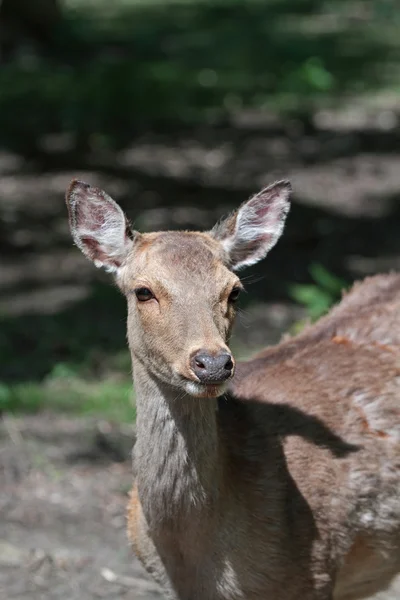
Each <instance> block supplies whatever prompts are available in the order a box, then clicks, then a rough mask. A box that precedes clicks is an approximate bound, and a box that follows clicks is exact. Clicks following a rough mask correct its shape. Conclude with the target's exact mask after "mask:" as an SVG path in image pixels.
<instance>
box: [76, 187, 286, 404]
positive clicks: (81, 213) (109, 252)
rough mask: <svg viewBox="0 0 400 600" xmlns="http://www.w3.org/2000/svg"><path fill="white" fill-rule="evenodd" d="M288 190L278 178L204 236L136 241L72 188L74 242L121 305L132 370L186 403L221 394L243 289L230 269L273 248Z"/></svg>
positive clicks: (117, 215) (85, 193)
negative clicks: (106, 276) (112, 286)
mask: <svg viewBox="0 0 400 600" xmlns="http://www.w3.org/2000/svg"><path fill="white" fill-rule="evenodd" d="M290 190H291V188H290V184H289V182H287V181H280V182H278V183H275V184H273V185H271V186H269V187H267V188H265V189H263V190H262V191H261V192H260V193H258V194H257V195H255V196H253V197H252V198H250V200H248V201H247V202H245V203H244V204H242V205H241V206H240V207H239V209H238V210H237V211H235V212H233V213H232V214H231V215H230V216H228V217H227V218H226V219H225V220H222V221H221V222H220V223H218V224H217V225H216V226H215V227H214V228H213V229H212V230H211V231H209V232H207V233H199V232H188V231H184V232H182V231H176V232H175V231H167V232H157V233H146V234H140V233H138V232H136V231H132V230H131V228H130V226H129V222H128V220H127V218H126V216H125V215H124V213H123V211H122V209H121V208H120V207H119V206H118V204H116V202H114V200H112V199H111V198H110V197H109V196H108V195H107V194H106V193H105V192H103V191H102V190H100V189H98V188H96V187H92V186H90V185H88V184H86V183H83V182H80V181H73V182H72V183H71V185H70V187H69V189H68V191H67V195H66V201H67V205H68V209H69V218H70V227H71V232H72V236H73V239H74V241H75V243H76V245H77V246H78V247H79V248H80V249H81V250H82V252H83V253H84V254H85V255H86V256H87V257H88V258H90V259H91V260H92V261H93V262H94V264H95V265H96V266H97V267H103V268H105V269H106V270H107V271H110V272H112V273H113V274H114V276H115V279H116V283H117V285H118V287H119V288H120V289H121V291H122V292H123V293H124V294H125V296H126V298H127V302H128V341H129V347H130V350H131V354H132V360H133V363H134V364H135V362H140V363H142V365H144V366H145V368H146V369H147V370H148V371H149V372H150V373H151V374H152V375H153V376H155V377H157V378H159V379H161V380H162V381H164V382H166V383H168V384H170V385H173V386H176V387H177V388H180V389H181V390H184V391H186V393H188V394H191V395H193V396H196V397H217V396H219V395H221V393H222V392H223V389H224V384H225V383H226V381H227V380H228V379H229V378H230V377H232V375H233V373H234V364H235V363H234V359H233V357H232V355H231V352H230V350H229V347H228V342H229V337H230V333H231V329H232V325H233V322H234V317H235V302H236V300H237V298H238V296H239V294H240V291H241V289H242V284H241V283H240V280H239V278H238V276H237V275H236V273H235V271H237V270H239V269H241V268H243V267H246V266H248V265H251V264H253V263H256V262H257V261H259V260H261V259H262V258H264V257H265V255H266V254H267V252H268V251H269V250H270V249H271V248H272V247H273V246H274V245H275V243H276V242H277V240H278V239H279V237H280V235H281V233H282V230H283V225H284V222H285V218H286V215H287V213H288V210H289V196H290Z"/></svg>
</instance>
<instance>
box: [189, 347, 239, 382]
mask: <svg viewBox="0 0 400 600" xmlns="http://www.w3.org/2000/svg"><path fill="white" fill-rule="evenodd" d="M191 367H192V369H193V371H194V372H195V374H196V375H197V377H198V378H199V379H200V381H201V383H222V382H223V381H225V380H226V379H229V377H230V376H231V375H232V370H233V360H232V356H231V355H230V354H228V352H222V353H221V354H217V356H213V355H212V354H210V353H209V352H207V351H206V350H199V351H198V352H196V354H194V356H193V357H192V360H191Z"/></svg>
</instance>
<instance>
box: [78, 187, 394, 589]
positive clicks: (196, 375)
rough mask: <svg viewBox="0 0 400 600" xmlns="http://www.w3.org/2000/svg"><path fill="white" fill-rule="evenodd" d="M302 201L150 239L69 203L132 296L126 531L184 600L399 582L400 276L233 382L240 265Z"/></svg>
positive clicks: (369, 285) (377, 281) (366, 287)
mask: <svg viewBox="0 0 400 600" xmlns="http://www.w3.org/2000/svg"><path fill="white" fill-rule="evenodd" d="M288 195H289V188H288V185H287V184H286V183H284V182H283V183H279V184H276V185H275V186H271V187H270V188H267V189H266V190H263V192H261V194H259V195H257V196H255V197H254V198H252V199H251V200H249V201H248V202H247V203H246V204H244V205H243V206H242V207H241V208H240V209H239V211H237V213H234V214H233V215H232V216H231V217H229V218H228V219H227V220H226V221H225V222H223V223H221V224H219V225H218V226H217V227H216V228H215V229H214V230H213V231H212V232H210V233H207V234H203V233H191V232H160V233H155V234H144V235H141V234H137V233H133V234H129V233H127V232H128V228H127V223H126V220H125V217H124V216H123V213H122V211H121V209H120V208H119V207H118V206H117V205H116V204H115V203H114V202H113V201H112V200H111V199H110V198H109V197H108V196H107V195H106V194H104V192H101V191H100V190H98V189H97V188H91V187H90V186H87V185H86V184H82V183H79V182H75V183H73V184H72V187H71V188H70V190H69V193H68V195H67V200H68V204H69V207H70V219H71V228H72V232H73V235H74V239H75V241H76V242H77V244H78V245H79V246H80V247H81V248H82V250H83V251H84V252H85V254H87V255H88V256H89V257H90V258H92V260H94V261H95V263H96V264H97V265H98V266H105V267H106V268H108V269H109V270H112V271H114V273H115V275H116V280H117V283H118V285H119V287H120V288H121V289H122V291H123V292H124V293H125V294H126V296H127V299H128V340H129V346H130V349H131V355H132V364H133V375H134V380H135V388H136V395H137V441H136V445H135V448H134V469H135V475H136V480H135V485H134V489H133V491H132V495H131V499H130V504H129V510H128V532H129V537H130V540H131V542H132V544H133V547H134V549H135V551H136V553H137V555H138V557H139V558H140V559H141V561H142V562H143V564H144V565H145V567H146V568H147V569H148V571H149V572H150V573H152V575H153V576H154V577H155V579H156V580H157V581H159V582H160V583H161V585H162V586H163V587H164V589H165V591H166V594H167V595H168V597H170V598H173V599H178V600H295V599H301V600H333V599H334V600H357V599H361V598H365V597H367V596H368V595H371V594H372V593H374V592H376V591H378V590H380V589H384V588H385V587H386V586H387V585H388V583H389V582H390V581H391V579H392V578H393V577H394V576H395V575H396V574H397V573H398V572H399V571H400V401H399V394H400V347H399V346H400V332H399V329H398V322H399V318H400V276H397V275H390V276H381V277H377V278H371V279H369V280H366V281H365V282H364V283H363V284H360V285H358V286H356V287H355V288H354V289H353V291H352V292H351V293H350V294H348V295H347V296H345V298H344V299H343V300H342V302H341V304H340V305H339V306H338V307H336V308H335V309H334V310H333V311H332V312H331V314H330V315H328V316H327V317H325V318H324V319H322V320H321V321H320V322H319V323H317V324H316V325H314V326H312V327H310V328H309V329H306V330H305V331H304V332H303V333H302V334H301V335H299V336H297V337H295V338H292V339H289V340H286V341H283V342H282V343H281V344H279V345H278V346H276V347H275V348H269V349H267V350H265V351H264V352H262V353H261V354H259V355H258V356H256V357H255V358H254V359H252V360H250V361H248V362H246V363H241V364H239V365H238V366H237V367H236V374H235V377H234V378H233V379H231V377H232V375H233V371H234V363H233V358H232V357H231V355H230V352H229V348H228V346H227V343H228V340H229V335H230V331H231V327H232V324H233V318H234V307H233V302H234V299H235V297H236V295H237V292H238V289H239V287H240V282H239V280H238V278H237V276H236V275H235V274H234V270H235V269H236V268H240V267H242V266H246V264H251V263H252V262H255V260H259V259H260V258H262V257H263V256H264V255H265V253H266V252H267V251H268V250H269V249H270V248H271V247H272V245H273V244H274V243H275V242H276V240H277V238H278V237H279V234H280V232H281V230H282V226H283V220H284V217H285V215H286V213H287V208H288ZM228 379H231V384H230V388H229V391H228V392H226V384H225V382H226V381H227V380H228Z"/></svg>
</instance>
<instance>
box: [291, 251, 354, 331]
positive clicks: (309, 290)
mask: <svg viewBox="0 0 400 600" xmlns="http://www.w3.org/2000/svg"><path fill="white" fill-rule="evenodd" d="M310 274H311V277H312V279H313V280H314V282H315V283H314V284H308V285H306V284H293V285H291V286H290V287H289V295H290V296H291V298H293V300H295V301H296V302H298V303H299V304H302V305H303V306H305V307H306V309H307V312H308V316H309V318H310V319H311V320H312V321H316V320H317V319H319V318H320V317H321V316H322V315H324V314H325V313H326V312H328V310H329V309H330V308H331V306H332V305H333V304H335V303H336V302H338V301H339V300H340V298H341V294H342V291H343V290H344V289H346V288H347V287H348V284H347V283H346V282H345V281H344V280H342V279H340V278H338V277H336V276H335V275H333V274H332V273H330V272H329V271H328V270H327V269H325V267H323V266H322V265H320V264H317V263H316V264H313V265H311V266H310Z"/></svg>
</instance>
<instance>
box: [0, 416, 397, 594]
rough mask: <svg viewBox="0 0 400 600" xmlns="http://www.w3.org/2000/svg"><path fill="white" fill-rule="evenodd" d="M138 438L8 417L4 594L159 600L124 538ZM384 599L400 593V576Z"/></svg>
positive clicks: (101, 426) (0, 526)
mask: <svg viewBox="0 0 400 600" xmlns="http://www.w3.org/2000/svg"><path fill="white" fill-rule="evenodd" d="M133 440H134V431H133V429H131V428H129V427H124V428H121V427H115V426H114V427H113V426H111V425H110V424H108V423H106V422H96V421H95V420H83V419H67V418H65V417H60V416H57V417H56V416H54V415H50V414H42V415H39V416H35V417H19V418H11V417H7V418H5V419H4V420H3V422H2V423H1V426H0V469H1V470H0V597H1V598H2V599H3V598H4V600H6V599H7V600H11V599H17V598H21V599H27V600H28V599H29V600H59V599H61V598H68V600H95V599H96V598H107V599H108V600H111V599H113V600H161V598H162V597H163V596H162V594H161V592H160V591H159V589H158V587H157V586H156V584H154V583H153V582H152V581H151V580H150V579H149V577H148V576H147V574H146V573H145V572H144V570H143V569H142V567H141V566H140V565H139V563H138V561H137V560H136V559H135V558H134V557H133V555H132V553H131V551H130V548H129V546H128V542H127V539H126V535H125V507H126V503H127V491H128V489H129V486H130V484H131V481H132V475H131V466H130V460H129V456H130V447H131V444H132V442H133ZM116 457H118V461H119V462H116V461H115V459H116ZM378 598H379V600H395V599H398V598H400V581H399V584H398V585H397V587H395V588H394V589H393V591H392V592H391V593H389V594H383V595H381V596H379V597H376V600H378Z"/></svg>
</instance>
